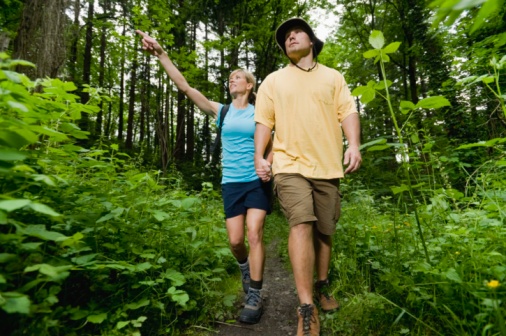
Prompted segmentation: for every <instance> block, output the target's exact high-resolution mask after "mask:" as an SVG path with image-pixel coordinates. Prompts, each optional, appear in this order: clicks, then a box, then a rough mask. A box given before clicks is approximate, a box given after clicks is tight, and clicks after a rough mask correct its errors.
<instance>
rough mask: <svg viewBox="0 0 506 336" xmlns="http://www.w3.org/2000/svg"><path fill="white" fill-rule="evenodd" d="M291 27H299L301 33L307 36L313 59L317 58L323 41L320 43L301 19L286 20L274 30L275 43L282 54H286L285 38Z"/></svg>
mask: <svg viewBox="0 0 506 336" xmlns="http://www.w3.org/2000/svg"><path fill="white" fill-rule="evenodd" d="M293 27H299V28H301V29H302V30H303V31H305V32H306V34H308V36H309V38H310V39H311V41H313V52H314V57H316V56H318V54H320V52H321V51H322V49H323V41H321V40H320V39H319V38H318V37H316V35H315V34H314V32H313V29H311V27H310V26H309V24H308V23H307V22H306V21H304V20H303V19H301V18H298V17H294V18H291V19H288V20H286V21H285V22H283V23H282V24H280V25H279V27H278V29H276V42H277V43H278V46H279V47H280V48H281V50H283V52H284V53H285V54H286V49H285V36H286V33H287V32H288V31H289V30H290V29H291V28H293Z"/></svg>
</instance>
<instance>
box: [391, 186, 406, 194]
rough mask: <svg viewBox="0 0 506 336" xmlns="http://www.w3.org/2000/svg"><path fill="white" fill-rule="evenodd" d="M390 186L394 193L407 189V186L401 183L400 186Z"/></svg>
mask: <svg viewBox="0 0 506 336" xmlns="http://www.w3.org/2000/svg"><path fill="white" fill-rule="evenodd" d="M390 188H391V189H392V192H393V193H394V195H396V194H399V193H401V192H404V191H408V190H409V188H408V186H407V185H405V184H402V185H401V186H400V187H390Z"/></svg>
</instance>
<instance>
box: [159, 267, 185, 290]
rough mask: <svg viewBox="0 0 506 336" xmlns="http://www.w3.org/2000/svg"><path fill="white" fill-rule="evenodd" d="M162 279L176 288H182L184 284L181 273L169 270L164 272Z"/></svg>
mask: <svg viewBox="0 0 506 336" xmlns="http://www.w3.org/2000/svg"><path fill="white" fill-rule="evenodd" d="M164 278H165V279H169V280H170V281H171V284H172V285H173V286H176V287H178V286H182V285H183V284H184V283H185V282H186V279H185V276H184V275H183V274H182V273H180V272H178V271H176V270H173V269H170V268H169V269H167V270H166V271H165V274H164Z"/></svg>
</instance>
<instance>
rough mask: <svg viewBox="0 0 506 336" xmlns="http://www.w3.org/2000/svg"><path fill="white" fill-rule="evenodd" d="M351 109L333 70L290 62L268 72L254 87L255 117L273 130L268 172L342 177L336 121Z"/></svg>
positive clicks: (342, 83) (349, 98) (347, 94)
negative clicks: (256, 92)
mask: <svg viewBox="0 0 506 336" xmlns="http://www.w3.org/2000/svg"><path fill="white" fill-rule="evenodd" d="M352 113H357V108H356V105H355V102H354V100H353V97H352V95H351V93H350V90H349V88H348V86H347V84H346V81H345V79H344V77H343V75H342V74H341V73H339V72H338V71H337V70H334V69H331V68H328V67H326V66H324V65H321V64H318V65H317V67H316V68H315V69H314V70H312V71H310V72H305V71H302V70H301V69H298V68H297V67H295V66H292V65H289V66H287V67H285V68H283V69H281V70H278V71H276V72H273V73H271V74H270V75H268V76H267V77H266V78H265V80H264V81H263V82H262V84H261V85H260V87H259V90H258V95H257V100H256V104H255V121H256V122H258V123H261V124H263V125H265V126H267V127H269V128H270V129H274V130H275V133H274V142H273V153H274V162H273V166H272V171H273V174H274V175H275V174H279V173H298V174H301V175H303V176H305V177H308V178H315V179H332V178H341V177H344V173H343V164H342V162H343V134H342V130H341V122H342V121H343V120H344V119H345V118H346V117H348V116H349V115H350V114H352Z"/></svg>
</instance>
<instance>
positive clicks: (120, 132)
mask: <svg viewBox="0 0 506 336" xmlns="http://www.w3.org/2000/svg"><path fill="white" fill-rule="evenodd" d="M125 35H126V23H125V22H123V31H122V32H121V37H122V39H121V74H120V83H119V99H118V100H119V102H118V104H119V109H118V142H119V143H122V142H123V113H124V112H125V107H124V106H123V97H124V95H125V40H124V37H125Z"/></svg>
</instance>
